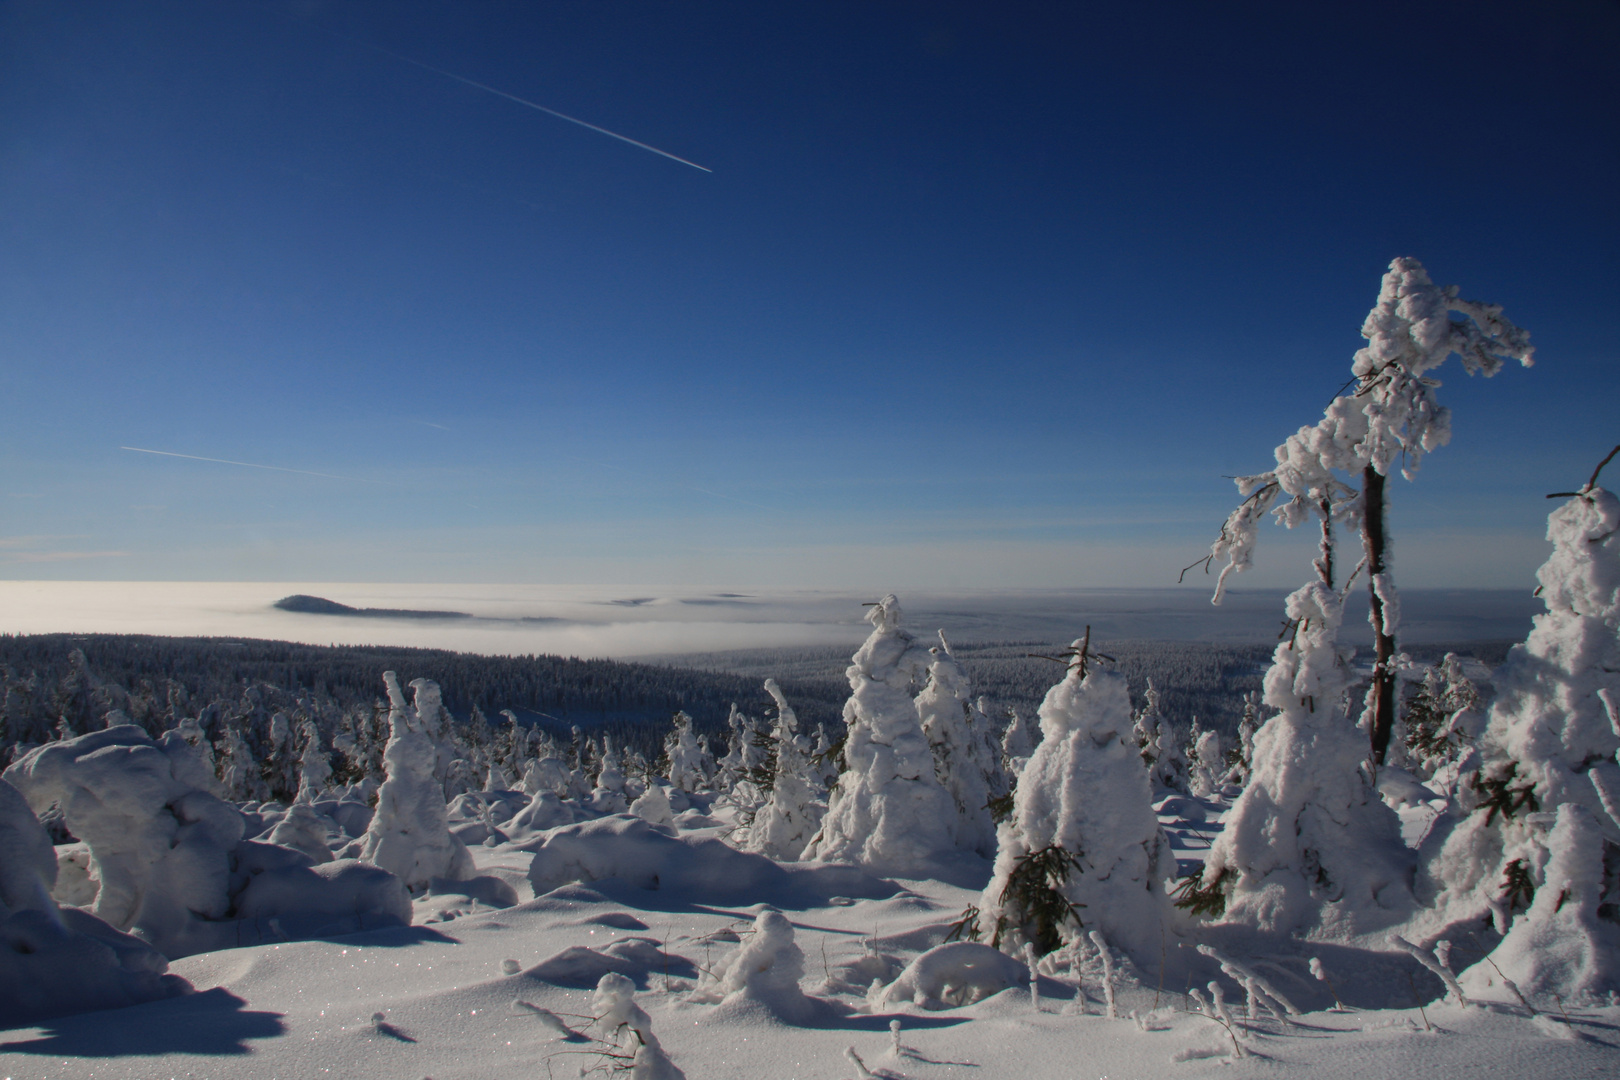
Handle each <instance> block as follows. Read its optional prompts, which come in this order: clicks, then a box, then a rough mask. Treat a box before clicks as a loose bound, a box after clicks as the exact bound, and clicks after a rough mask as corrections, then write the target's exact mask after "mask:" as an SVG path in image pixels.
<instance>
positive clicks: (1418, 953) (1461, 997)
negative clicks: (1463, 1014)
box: [1389, 934, 1468, 1007]
mask: <svg viewBox="0 0 1620 1080" xmlns="http://www.w3.org/2000/svg"><path fill="white" fill-rule="evenodd" d="M1389 943H1390V944H1391V945H1393V946H1395V947H1396V948H1397V949H1400V950H1401V951H1402V952H1404V953H1405V954H1406V955H1408V956H1410V957H1411V958H1412V959H1414V960H1416V961H1417V962H1418V963H1420V964H1422V965H1423V966H1424V967H1425V968H1427V969H1429V971H1430V972H1431V973H1433V974H1434V975H1437V976H1439V978H1440V981H1441V982H1443V983H1445V984H1446V989H1447V990H1449V991H1451V994H1452V996H1453V997H1455V998H1456V999H1457V1004H1459V1005H1462V1006H1464V1007H1467V1005H1468V995H1467V994H1464V993H1463V988H1462V987H1461V986H1459V985H1458V983H1457V976H1455V975H1453V974H1452V973H1451V969H1450V968H1449V967H1447V966H1446V965H1445V964H1443V963H1441V962H1440V960H1439V958H1438V957H1435V956H1433V955H1431V954H1430V953H1428V952H1427V951H1425V950H1423V949H1420V948H1418V947H1417V946H1416V945H1414V944H1412V943H1411V942H1410V941H1407V940H1406V939H1405V938H1403V937H1401V935H1399V934H1391V935H1389ZM1448 945H1449V943H1448ZM1448 951H1449V950H1448Z"/></svg>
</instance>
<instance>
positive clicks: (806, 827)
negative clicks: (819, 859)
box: [744, 679, 821, 861]
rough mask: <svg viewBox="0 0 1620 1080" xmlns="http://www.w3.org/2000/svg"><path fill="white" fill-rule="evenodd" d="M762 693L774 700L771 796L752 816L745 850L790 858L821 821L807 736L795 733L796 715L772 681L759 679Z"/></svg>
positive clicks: (797, 854) (800, 851) (792, 858)
mask: <svg viewBox="0 0 1620 1080" xmlns="http://www.w3.org/2000/svg"><path fill="white" fill-rule="evenodd" d="M765 692H766V693H767V694H769V695H771V699H772V700H773V701H775V702H776V725H775V731H774V732H773V734H774V735H775V738H776V775H775V776H774V777H773V778H772V783H771V797H770V800H769V801H768V802H766V803H765V805H764V806H762V807H760V808H759V810H758V811H756V812H755V814H754V821H753V824H752V825H750V826H749V830H748V842H747V844H745V845H744V848H745V850H748V851H757V852H759V853H760V854H761V855H769V856H770V857H771V858H773V859H782V860H784V861H792V860H794V859H797V858H798V857H799V855H800V854H801V853H803V851H804V848H805V845H806V844H808V843H809V842H810V838H811V837H812V836H814V835H815V834H816V829H817V828H819V827H820V825H821V806H820V804H819V802H818V800H817V795H818V794H819V793H818V792H817V790H816V788H815V785H814V781H813V779H812V767H811V764H810V751H811V749H812V747H811V745H810V740H809V739H808V738H806V737H805V736H804V735H801V734H800V733H799V719H798V714H796V713H795V712H794V711H793V708H792V706H790V705H789V704H788V703H787V698H786V697H785V696H783V694H782V688H781V687H779V686H777V685H776V680H775V679H766V680H765Z"/></svg>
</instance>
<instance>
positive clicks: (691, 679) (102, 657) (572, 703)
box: [0, 634, 842, 757]
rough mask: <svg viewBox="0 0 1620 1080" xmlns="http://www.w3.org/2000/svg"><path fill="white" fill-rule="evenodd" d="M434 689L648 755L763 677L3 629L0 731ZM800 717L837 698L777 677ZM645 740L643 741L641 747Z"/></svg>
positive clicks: (11, 739) (338, 704)
mask: <svg viewBox="0 0 1620 1080" xmlns="http://www.w3.org/2000/svg"><path fill="white" fill-rule="evenodd" d="M385 671H397V672H398V673H399V675H400V678H401V679H403V680H405V681H407V682H408V681H410V680H412V679H418V678H425V679H432V680H433V681H434V682H437V683H438V684H439V686H440V687H441V688H442V690H443V693H444V703H445V706H446V707H447V708H448V709H449V710H450V711H451V712H452V713H454V714H455V715H456V717H457V718H458V719H460V720H463V721H465V720H467V719H468V718H469V717H470V716H471V715H472V713H473V709H474V706H476V707H477V708H478V709H479V711H480V712H482V713H483V714H484V715H485V716H486V717H487V718H488V719H489V720H490V721H491V722H492V723H494V724H497V725H500V724H504V723H505V721H504V720H503V719H502V718H501V717H500V715H499V713H500V711H501V710H503V709H511V710H513V711H514V712H516V713H517V714H518V715H519V716H520V717H521V718H522V719H523V720H525V721H527V722H531V723H534V724H535V725H537V726H538V727H540V728H542V729H544V730H547V731H549V732H551V733H552V734H555V735H558V736H566V735H567V732H568V729H569V727H570V726H571V725H575V724H577V725H579V726H580V727H581V728H583V729H584V730H585V731H586V733H587V734H589V735H596V734H600V733H604V732H605V733H607V734H610V735H613V736H615V739H616V741H619V742H621V744H626V745H632V746H636V747H638V748H639V749H641V750H642V752H643V753H650V754H652V755H653V756H655V757H656V754H657V751H658V749H659V747H660V743H661V740H662V738H663V734H664V731H665V730H667V728H668V725H669V721H670V718H671V717H672V716H673V715H674V713H675V712H676V711H677V710H684V711H685V712H686V713H687V714H689V715H690V716H692V717H693V719H694V728H695V729H696V730H698V731H700V732H716V731H720V730H722V729H724V727H725V719H726V716H727V714H728V713H729V711H730V707H731V704H732V702H736V703H737V704H738V706H739V707H740V708H742V709H743V710H744V711H746V712H750V713H752V714H754V715H761V714H762V713H763V712H764V708H765V705H766V704H768V702H769V698H768V697H767V696H766V694H765V693H764V690H763V688H762V685H761V684H762V682H763V679H762V678H761V679H753V678H748V677H745V676H741V675H734V674H726V673H717V672H707V671H693V670H685V669H679V668H670V667H663V666H657V665H652V664H629V663H620V662H617V661H613V660H582V659H578V658H573V657H559V656H520V657H498V656H477V655H473V654H468V653H455V652H448V651H444V650H439V649H408V648H391V647H371V646H318V645H299V644H295V643H290V642H280V641H257V640H246V641H230V640H225V639H221V638H169V637H150V636H145V635H123V634H88V635H72V634H40V635H27V636H12V635H0V680H3V688H0V690H3V696H0V723H3V725H4V728H3V738H4V741H5V744H6V746H5V748H6V750H8V751H9V750H10V749H11V748H12V747H14V746H15V745H17V744H18V743H22V744H30V743H39V742H44V741H47V740H49V739H50V738H52V737H53V736H54V735H55V734H56V733H57V732H58V730H59V725H60V726H61V727H62V728H65V729H68V730H72V731H75V732H80V733H83V732H85V731H92V730H96V729H99V728H100V727H102V726H103V725H104V721H105V717H106V715H107V713H108V712H109V711H111V710H113V709H118V710H120V711H122V712H123V713H124V714H125V715H126V716H128V717H129V718H130V719H131V720H133V721H134V722H135V723H137V724H140V725H142V726H144V727H146V728H147V729H148V730H149V731H152V732H153V733H154V734H156V733H158V732H161V731H165V730H167V729H168V728H170V727H173V726H174V725H175V724H177V723H178V722H179V721H180V720H182V719H185V718H187V717H202V718H203V719H204V721H205V726H209V724H211V722H212V720H213V718H214V717H217V716H221V715H223V716H243V715H247V714H257V713H270V712H274V711H277V710H282V711H287V712H288V713H292V712H294V711H295V710H301V711H303V712H304V713H305V714H308V715H314V716H318V717H319V718H320V719H321V722H322V727H323V729H326V728H328V727H329V724H330V722H331V721H332V719H333V718H335V717H337V716H339V715H342V714H347V713H351V712H354V711H361V712H370V711H372V710H373V709H375V708H377V707H378V705H379V704H380V702H381V700H382V699H383V697H384V689H383V680H382V674H383V672H385ZM778 681H779V682H781V684H782V688H783V691H784V692H785V693H787V694H788V695H789V696H790V697H791V698H792V699H793V700H794V703H795V706H796V707H797V709H798V712H799V715H800V717H801V718H803V719H804V720H806V721H807V722H809V723H810V724H811V725H814V724H815V723H816V722H818V721H824V720H825V721H836V719H837V717H838V715H839V711H840V709H841V707H842V699H841V698H838V699H830V698H828V696H827V692H826V687H825V686H824V685H822V684H821V682H820V681H819V680H818V681H817V682H816V684H815V685H810V686H801V685H799V682H798V681H797V680H795V679H792V678H782V679H779V680H778ZM643 744H644V745H643Z"/></svg>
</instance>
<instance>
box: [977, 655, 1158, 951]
mask: <svg viewBox="0 0 1620 1080" xmlns="http://www.w3.org/2000/svg"><path fill="white" fill-rule="evenodd" d="M1089 642H1090V632H1089V630H1088V631H1087V636H1086V638H1085V639H1082V640H1080V641H1076V642H1075V643H1074V645H1073V646H1072V648H1071V649H1070V651H1069V654H1068V656H1069V657H1070V663H1069V669H1068V672H1067V673H1066V674H1065V676H1064V678H1063V680H1062V681H1061V682H1059V683H1058V684H1057V685H1056V686H1054V687H1052V689H1051V690H1050V691H1049V692H1048V693H1047V695H1046V700H1045V701H1043V702H1042V703H1041V709H1040V721H1041V735H1042V738H1041V744H1040V746H1038V747H1036V749H1035V752H1034V754H1033V755H1032V756H1031V757H1030V759H1029V764H1028V765H1027V766H1025V768H1024V771H1023V774H1022V775H1021V776H1020V777H1019V779H1018V787H1017V788H1016V790H1015V791H1014V793H1013V810H1012V814H1011V816H1010V817H1009V818H1008V820H1006V821H1004V822H1002V824H1001V828H1000V830H999V834H998V841H999V844H998V849H997V851H996V863H995V872H994V875H993V876H992V878H991V880H990V884H989V885H988V886H987V887H986V888H985V890H984V895H983V897H982V898H981V899H980V902H979V908H978V912H977V916H976V920H977V929H978V934H979V936H980V937H983V938H986V939H988V940H989V941H990V942H991V943H992V944H994V945H996V946H997V947H998V948H1000V949H1002V950H1003V951H1004V952H1007V953H1009V954H1013V955H1016V954H1017V953H1018V952H1019V951H1020V950H1021V949H1022V948H1023V946H1024V944H1025V943H1029V944H1033V945H1034V947H1035V951H1036V952H1037V953H1041V954H1045V953H1048V952H1051V951H1053V950H1054V949H1057V948H1060V947H1062V946H1063V945H1066V944H1068V943H1070V942H1073V941H1075V940H1076V939H1078V938H1081V936H1082V934H1083V932H1084V931H1089V930H1099V931H1101V932H1102V934H1103V936H1104V937H1105V938H1106V939H1107V940H1108V942H1109V943H1110V944H1112V945H1115V946H1117V947H1119V948H1121V949H1123V950H1125V951H1126V952H1127V953H1130V954H1132V955H1133V956H1135V957H1137V958H1139V959H1141V960H1143V961H1146V960H1147V959H1148V958H1149V957H1156V956H1158V955H1159V950H1160V948H1161V946H1162V944H1163V940H1164V939H1163V936H1162V934H1163V930H1164V925H1165V923H1164V920H1165V916H1166V915H1167V914H1168V904H1167V902H1166V899H1165V894H1164V889H1163V886H1162V884H1161V883H1162V882H1163V881H1164V879H1165V878H1166V877H1170V876H1173V875H1174V873H1175V859H1174V856H1173V855H1172V854H1171V851H1170V845H1169V843H1168V842H1167V840H1166V839H1165V836H1164V834H1163V832H1162V830H1161V829H1160V828H1159V819H1158V817H1157V816H1156V815H1155V814H1154V812H1153V802H1152V793H1151V792H1150V791H1149V789H1148V776H1147V771H1146V770H1144V769H1143V768H1142V767H1141V758H1140V756H1139V751H1138V748H1137V746H1136V743H1135V740H1134V739H1133V737H1132V731H1133V726H1132V720H1131V700H1130V694H1129V692H1128V691H1127V689H1126V685H1125V677H1124V676H1123V675H1120V674H1118V673H1117V672H1111V671H1104V670H1101V668H1100V667H1098V665H1097V661H1096V660H1095V658H1094V657H1093V655H1092V654H1091V652H1090V650H1089Z"/></svg>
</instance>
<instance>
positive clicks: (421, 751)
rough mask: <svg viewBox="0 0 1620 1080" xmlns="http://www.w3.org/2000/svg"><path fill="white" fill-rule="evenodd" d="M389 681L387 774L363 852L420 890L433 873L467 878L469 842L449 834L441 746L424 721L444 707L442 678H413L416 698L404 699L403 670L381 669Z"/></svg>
mask: <svg viewBox="0 0 1620 1080" xmlns="http://www.w3.org/2000/svg"><path fill="white" fill-rule="evenodd" d="M383 683H384V684H385V685H386V686H387V687H388V703H389V710H388V729H389V736H388V746H387V748H386V749H385V750H384V751H383V762H384V765H385V767H386V768H387V772H388V778H387V779H386V780H384V781H383V784H382V787H381V788H379V789H378V791H377V811H376V813H375V814H373V815H372V818H371V825H370V827H369V828H367V829H366V835H365V837H364V840H363V843H362V848H361V855H360V858H361V859H363V860H364V861H366V862H369V863H372V864H374V865H376V866H380V867H382V868H383V869H384V870H387V871H388V872H389V873H391V874H394V875H395V876H396V877H398V878H399V879H400V880H401V881H403V882H405V884H406V886H407V887H408V888H409V889H410V890H411V892H412V893H416V894H420V893H421V892H422V891H423V890H425V889H426V888H427V887H428V884H429V883H430V882H431V881H432V879H433V878H436V877H442V878H449V879H451V880H453V881H462V880H466V879H467V878H470V877H472V876H473V874H474V873H475V872H476V871H475V870H474V867H473V860H472V855H471V854H470V853H469V852H468V851H467V846H466V845H465V844H463V843H462V842H461V841H460V840H458V839H457V838H456V837H454V836H452V835H451V834H450V815H449V812H448V810H447V809H446V807H445V803H444V782H443V781H442V780H440V779H439V778H438V777H436V776H434V774H433V769H434V766H435V764H436V763H437V760H438V754H437V749H438V748H437V747H436V746H435V744H434V742H433V739H432V737H431V736H429V734H428V732H427V728H426V725H425V724H424V723H423V721H422V717H423V716H424V715H430V716H431V715H436V714H437V711H438V710H439V708H440V705H439V687H438V684H436V683H433V682H430V681H429V680H427V679H417V680H415V681H413V682H412V683H411V690H412V691H413V692H414V694H415V700H414V701H413V703H411V704H409V705H407V704H406V703H405V692H404V691H403V690H401V689H400V685H399V676H397V675H395V674H394V673H393V672H392V671H385V672H384V673H383Z"/></svg>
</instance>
